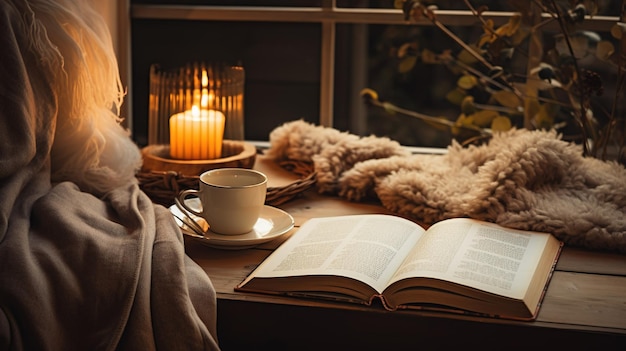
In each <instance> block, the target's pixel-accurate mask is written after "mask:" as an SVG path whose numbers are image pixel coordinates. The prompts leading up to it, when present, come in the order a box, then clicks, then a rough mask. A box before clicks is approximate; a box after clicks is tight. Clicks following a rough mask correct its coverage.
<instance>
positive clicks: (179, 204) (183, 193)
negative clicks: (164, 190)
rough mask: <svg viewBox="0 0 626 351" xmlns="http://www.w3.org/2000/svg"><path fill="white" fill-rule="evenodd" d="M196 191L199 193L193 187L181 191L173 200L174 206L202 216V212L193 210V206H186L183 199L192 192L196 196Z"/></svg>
mask: <svg viewBox="0 0 626 351" xmlns="http://www.w3.org/2000/svg"><path fill="white" fill-rule="evenodd" d="M198 193H199V191H198V190H195V189H186V190H183V191H181V192H180V193H178V195H176V197H175V198H174V200H175V202H176V206H177V207H178V208H179V209H180V210H181V211H183V212H191V213H193V214H195V215H196V216H198V217H202V212H198V211H196V210H194V209H193V208H191V207H189V206H187V204H186V203H185V199H186V198H187V196H189V195H193V194H196V196H197V194H198Z"/></svg>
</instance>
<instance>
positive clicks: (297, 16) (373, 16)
mask: <svg viewBox="0 0 626 351" xmlns="http://www.w3.org/2000/svg"><path fill="white" fill-rule="evenodd" d="M117 1H118V9H119V11H120V13H122V12H127V16H125V20H121V21H119V28H118V29H119V33H120V37H119V38H118V41H119V42H120V46H119V53H118V55H119V56H120V58H121V59H120V60H119V61H120V72H121V75H122V83H123V84H124V85H125V86H130V85H131V84H132V82H131V77H130V75H131V72H130V67H131V60H132V53H131V52H130V22H131V20H132V19H164V20H190V21H191V20H194V21H256V22H263V21H267V22H295V23H298V22H309V23H319V24H320V25H321V31H322V33H321V56H322V57H321V58H320V64H321V67H320V101H319V104H320V110H319V124H320V125H322V126H325V127H333V125H334V117H333V108H334V94H335V91H334V83H335V82H334V80H335V36H336V31H337V25H338V24H385V25H421V26H432V25H433V24H432V23H431V22H430V21H428V20H426V19H423V20H420V21H417V22H415V21H406V20H404V16H403V15H402V11H401V10H399V9H363V8H339V7H337V6H336V0H322V5H321V6H320V7H256V6H255V7H253V6H208V5H206V6H203V5H156V4H132V5H131V3H130V2H131V1H130V0H117ZM436 14H437V17H438V19H439V20H440V21H441V22H442V23H454V25H455V26H464V25H467V26H470V25H474V24H475V23H476V21H477V20H476V17H475V15H473V14H472V12H471V11H462V10H437V11H436ZM483 15H484V16H485V17H486V18H491V19H493V21H494V23H495V24H496V25H500V24H503V23H505V22H506V21H508V19H509V17H510V16H511V15H512V13H511V12H485V13H484V14H483ZM548 16H549V15H548V14H543V15H542V17H544V18H547V17H548ZM618 21H619V16H594V17H588V18H586V20H585V22H584V28H585V29H588V30H606V29H607V24H610V23H616V22H618ZM552 25H556V24H554V23H552ZM608 28H610V27H608ZM545 29H554V28H552V27H550V25H549V26H546V27H545ZM540 34H541V33H535V35H540ZM530 54H532V53H530ZM130 91H131V89H128V94H129V96H128V98H129V99H128V100H129V101H128V103H127V104H126V106H125V107H124V108H123V111H122V112H125V113H126V116H129V118H128V119H127V127H128V128H130V130H131V131H132V113H131V111H132V108H131V106H132V96H130V95H131V93H130Z"/></svg>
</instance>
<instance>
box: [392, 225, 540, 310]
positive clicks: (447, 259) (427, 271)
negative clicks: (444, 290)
mask: <svg viewBox="0 0 626 351" xmlns="http://www.w3.org/2000/svg"><path fill="white" fill-rule="evenodd" d="M548 238H549V234H543V233H539V234H538V233H532V232H525V231H518V230H513V229H508V228H502V227H500V226H497V225H495V224H492V223H486V222H480V221H475V220H472V219H467V218H455V219H451V220H447V221H443V222H439V223H436V224H434V225H433V226H431V227H430V228H429V231H428V234H427V235H425V236H424V237H423V239H422V240H421V241H420V242H419V243H418V244H417V246H416V247H415V249H414V250H413V251H412V252H411V253H410V254H409V256H408V257H407V259H406V261H405V262H404V263H403V264H402V265H401V267H400V268H399V270H398V272H397V274H396V275H395V276H394V277H393V278H392V281H397V280H400V279H403V278H408V277H430V278H439V279H445V280H448V281H452V282H456V283H460V284H463V285H467V286H470V287H474V288H477V289H481V290H486V291H490V292H493V293H496V294H500V295H503V296H508V297H513V298H522V297H523V296H524V294H525V293H526V289H527V288H528V284H529V282H530V280H531V278H532V275H533V273H534V271H535V268H536V265H537V264H538V262H539V260H540V257H541V254H542V252H543V248H544V246H545V244H546V242H547V240H548Z"/></svg>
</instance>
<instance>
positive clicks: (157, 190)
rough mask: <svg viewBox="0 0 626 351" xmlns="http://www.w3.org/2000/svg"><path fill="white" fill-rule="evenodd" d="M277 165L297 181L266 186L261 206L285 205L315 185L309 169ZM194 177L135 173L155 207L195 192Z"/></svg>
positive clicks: (196, 178)
mask: <svg viewBox="0 0 626 351" xmlns="http://www.w3.org/2000/svg"><path fill="white" fill-rule="evenodd" d="M279 165H280V166H281V167H283V168H285V169H286V170H288V171H290V172H292V173H294V174H296V175H298V176H300V177H301V178H300V179H298V180H296V181H294V182H292V183H290V184H287V185H285V186H281V187H268V188H267V196H266V199H265V203H266V204H268V205H271V206H277V205H280V204H282V203H285V202H287V201H289V200H291V199H293V198H295V197H296V196H298V195H299V194H301V193H302V192H303V191H305V190H307V189H309V188H311V187H312V186H313V185H315V182H316V177H315V173H314V172H313V166H312V165H311V164H308V163H300V162H291V161H286V162H281V163H279ZM199 178H200V177H199V176H198V175H185V174H182V173H179V172H176V171H154V170H145V169H142V170H141V171H140V172H139V173H138V174H137V179H138V180H139V186H140V188H141V189H142V190H143V191H144V192H145V193H146V194H147V195H148V197H150V199H151V200H152V201H153V202H155V203H158V204H161V205H163V206H166V207H169V206H171V205H173V204H174V197H175V196H176V195H177V194H178V193H179V192H180V191H182V190H184V189H198V182H199Z"/></svg>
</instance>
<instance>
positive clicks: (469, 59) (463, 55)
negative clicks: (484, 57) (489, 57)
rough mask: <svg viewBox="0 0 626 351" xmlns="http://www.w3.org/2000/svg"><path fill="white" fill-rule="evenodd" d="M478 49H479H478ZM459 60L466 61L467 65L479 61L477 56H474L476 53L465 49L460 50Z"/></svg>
mask: <svg viewBox="0 0 626 351" xmlns="http://www.w3.org/2000/svg"><path fill="white" fill-rule="evenodd" d="M477 51H478V50H477ZM456 59H457V60H459V61H461V62H463V63H465V64H466V65H470V66H471V65H473V64H475V63H476V62H478V61H477V60H476V58H475V57H474V55H472V54H470V53H469V52H468V51H467V50H465V49H463V50H461V52H459V55H458V56H457V57H456Z"/></svg>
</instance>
